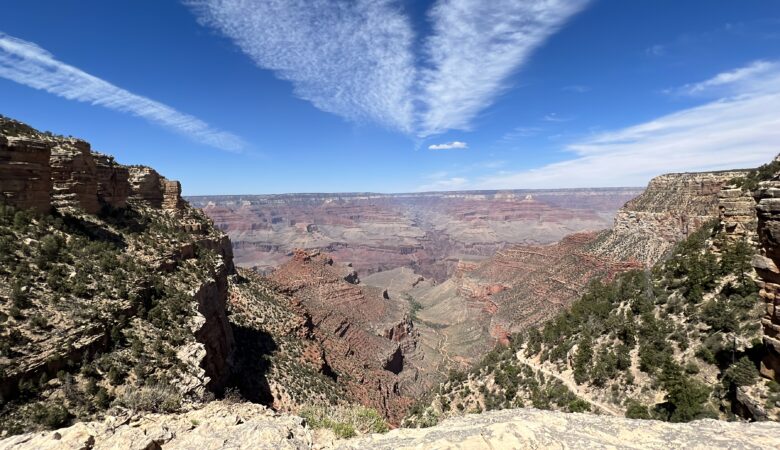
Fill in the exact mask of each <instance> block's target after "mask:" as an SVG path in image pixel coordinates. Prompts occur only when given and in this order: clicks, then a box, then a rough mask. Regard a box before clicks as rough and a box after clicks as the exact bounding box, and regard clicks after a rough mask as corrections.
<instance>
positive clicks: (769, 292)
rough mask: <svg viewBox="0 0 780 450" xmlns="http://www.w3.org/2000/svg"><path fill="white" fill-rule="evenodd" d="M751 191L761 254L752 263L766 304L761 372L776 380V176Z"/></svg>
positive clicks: (779, 369) (779, 195) (779, 204)
mask: <svg viewBox="0 0 780 450" xmlns="http://www.w3.org/2000/svg"><path fill="white" fill-rule="evenodd" d="M755 195H756V200H757V201H758V206H756V211H757V215H758V236H759V243H760V250H761V254H760V255H757V256H756V257H754V258H753V266H754V267H755V269H756V272H757V273H758V275H759V277H760V280H759V282H758V284H759V288H760V289H761V290H760V292H759V295H760V296H761V299H762V300H763V301H764V304H765V306H766V309H765V314H764V316H763V317H762V319H761V324H762V326H763V329H764V344H765V345H766V350H767V355H766V356H765V357H764V360H763V361H762V364H761V373H762V374H763V375H764V376H766V377H769V378H773V379H775V380H777V381H780V269H778V264H780V180H774V181H767V182H763V183H761V185H760V187H759V189H758V191H757V192H756V193H755Z"/></svg>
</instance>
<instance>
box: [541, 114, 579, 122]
mask: <svg viewBox="0 0 780 450" xmlns="http://www.w3.org/2000/svg"><path fill="white" fill-rule="evenodd" d="M542 120H544V121H545V122H568V121H570V120H572V119H571V117H561V116H559V115H558V114H557V113H550V114H545V116H544V117H543V118H542Z"/></svg>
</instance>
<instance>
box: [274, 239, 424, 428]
mask: <svg viewBox="0 0 780 450" xmlns="http://www.w3.org/2000/svg"><path fill="white" fill-rule="evenodd" d="M352 274H353V270H352V269H351V268H350V267H346V266H341V265H338V264H337V263H334V262H333V260H332V259H331V258H329V257H328V256H326V255H323V254H321V253H319V252H316V251H314V252H307V251H303V250H297V251H296V252H295V254H294V256H293V258H292V260H291V261H289V262H288V263H287V264H284V265H282V266H281V267H280V268H279V269H277V270H276V271H275V272H274V273H273V274H272V275H271V276H270V280H271V281H273V282H274V283H276V285H277V288H278V289H279V290H280V291H281V292H284V293H286V294H287V295H290V296H291V297H292V298H293V301H294V302H295V303H297V304H298V305H300V307H302V308H303V309H304V310H305V312H306V315H307V316H308V317H309V323H310V329H309V333H310V334H311V336H312V338H313V339H314V341H316V342H317V343H318V344H319V345H320V346H321V348H322V349H323V351H324V354H323V357H324V360H325V363H326V364H327V366H328V367H330V371H331V372H332V376H334V377H337V379H338V380H339V383H340V384H342V385H343V386H344V387H345V388H346V390H347V392H349V394H350V395H351V397H352V399H353V400H354V401H356V402H359V403H362V404H364V405H366V406H369V407H372V408H375V409H377V410H378V411H380V412H381V413H383V414H384V415H385V416H386V417H388V418H389V419H390V421H391V422H395V423H398V422H400V419H401V417H403V414H404V413H405V409H406V407H407V406H408V405H409V404H410V403H411V401H412V396H413V395H414V394H416V393H421V392H422V388H421V387H420V385H419V383H415V381H416V380H417V379H418V376H417V375H418V372H417V369H416V367H415V365H414V361H415V358H416V357H417V354H416V353H415V349H416V340H417V338H418V336H417V334H416V333H415V331H414V329H413V328H412V326H411V324H410V323H409V321H408V318H407V314H408V308H409V307H408V305H407V304H406V302H397V301H390V300H389V299H385V298H384V296H383V291H382V290H380V289H378V288H373V287H368V286H363V285H361V284H357V283H351V282H348V281H347V280H346V279H345V278H352V277H351V275H352ZM418 363H419V361H418ZM415 388H417V390H415Z"/></svg>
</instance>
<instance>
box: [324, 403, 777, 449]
mask: <svg viewBox="0 0 780 450" xmlns="http://www.w3.org/2000/svg"><path fill="white" fill-rule="evenodd" d="M778 446H780V424H777V423H768V422H761V423H751V424H746V423H736V422H721V421H716V420H700V421H696V422H690V423H686V424H673V423H666V422H657V421H650V420H647V421H643V420H632V419H623V418H615V417H607V416H597V415H593V414H572V413H560V412H552V411H538V410H533V409H515V410H504V411H493V412H487V413H483V414H472V415H467V416H464V417H458V418H454V419H449V420H445V421H444V422H442V423H440V424H439V425H437V426H435V427H431V428H423V429H398V430H393V431H391V432H389V433H387V434H383V435H377V434H374V435H370V436H366V437H362V438H357V439H352V440H348V441H343V442H338V443H337V444H336V448H340V449H364V448H372V449H423V448H436V449H464V450H465V449H469V450H478V449H486V450H487V449H498V448H507V449H508V448H517V449H520V448H564V449H594V448H603V449H608V448H637V449H638V448H641V449H669V448H687V449H702V450H709V449H716V448H724V449H726V448H729V449H730V448H746V449H748V448H749V449H774V448H778Z"/></svg>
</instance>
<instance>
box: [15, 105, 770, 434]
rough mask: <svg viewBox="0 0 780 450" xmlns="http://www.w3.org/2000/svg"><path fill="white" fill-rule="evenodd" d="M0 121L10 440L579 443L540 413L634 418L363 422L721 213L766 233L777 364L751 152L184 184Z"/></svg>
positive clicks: (749, 233) (728, 223) (751, 234)
mask: <svg viewBox="0 0 780 450" xmlns="http://www.w3.org/2000/svg"><path fill="white" fill-rule="evenodd" d="M0 131H2V133H0V200H1V201H0V246H2V249H3V251H2V252H0V323H2V327H1V328H0V400H1V401H0V437H2V438H3V439H2V440H0V448H6V447H8V448H44V447H51V448H57V447H62V446H66V445H71V444H72V445H75V446H82V447H86V448H103V447H111V446H140V448H163V447H171V448H176V447H177V446H179V447H181V448H187V447H192V446H193V443H194V442H196V441H200V442H206V441H204V439H217V440H219V442H221V443H215V444H214V445H216V446H219V445H221V446H226V445H228V444H227V443H228V442H231V444H230V445H232V446H234V447H237V448H241V447H247V446H252V445H254V444H256V442H255V440H256V439H261V440H262V441H263V442H264V443H267V444H268V445H267V446H268V447H269V448H270V447H288V448H310V447H316V448H331V447H333V448H340V447H341V448H364V447H366V446H371V447H379V448H382V447H388V448H389V447H405V446H409V447H414V446H420V445H437V446H450V447H454V448H457V447H458V446H461V447H464V446H469V445H482V443H483V441H484V443H485V445H487V446H490V445H501V444H505V445H508V444H509V443H514V445H557V444H560V445H574V444H573V442H574V441H572V440H570V439H569V440H567V439H568V438H566V437H565V436H558V435H557V434H556V433H557V432H555V431H554V430H558V429H565V428H567V427H581V428H582V429H583V430H586V431H583V432H582V434H581V436H580V438H578V439H577V442H589V443H591V444H593V445H612V444H614V443H615V442H617V441H614V440H612V438H609V437H608V436H606V435H604V433H606V431H603V430H615V429H619V430H628V429H632V428H633V427H635V426H636V423H635V422H632V421H630V420H627V419H615V418H606V417H597V416H590V415H562V414H560V413H556V412H544V411H532V410H522V409H521V410H507V411H505V412H493V413H486V414H484V415H481V416H466V417H462V418H453V419H450V420H449V421H445V422H444V423H442V424H441V425H439V426H437V427H434V428H430V429H427V430H400V431H394V432H391V433H389V434H386V435H373V434H371V433H373V432H377V431H381V430H386V429H387V426H388V425H389V426H393V427H395V426H399V425H401V424H403V423H404V419H405V417H408V414H409V412H410V410H411V409H413V406H414V405H415V403H417V402H418V401H420V400H421V399H424V398H426V397H427V395H428V394H430V393H431V392H440V391H441V389H442V388H441V386H443V385H444V384H443V383H448V381H446V379H447V378H448V377H449V378H452V377H453V376H454V377H455V378H456V379H457V378H458V375H457V374H458V373H460V372H459V371H461V370H469V369H470V368H472V367H474V366H475V365H477V364H478V363H479V362H480V361H481V360H483V358H485V356H486V355H491V354H493V351H495V350H494V349H499V350H500V349H507V348H510V349H511V348H513V347H512V346H513V345H515V343H514V341H513V336H515V335H518V334H521V333H523V332H525V331H527V330H529V329H536V328H537V327H541V326H544V325H545V324H546V323H549V322H550V320H553V319H555V318H556V317H559V316H560V314H561V313H562V312H565V311H567V310H568V309H569V308H570V306H571V305H572V304H573V303H574V302H575V301H577V299H579V298H580V297H581V296H582V295H583V294H586V293H587V292H588V289H589V286H591V285H592V283H593V282H594V281H603V282H605V283H608V282H610V281H612V280H615V279H618V278H619V277H620V276H622V275H621V274H625V273H630V272H631V271H645V270H647V269H650V268H651V267H652V266H653V265H654V264H656V263H658V262H659V261H663V260H664V259H666V258H669V257H670V255H671V252H672V251H673V249H674V248H676V245H677V244H678V243H679V242H681V241H684V240H686V239H687V238H689V237H691V236H693V235H694V234H695V233H697V232H698V231H699V230H700V229H702V227H704V226H708V224H712V223H715V222H718V221H719V222H720V224H721V226H722V227H723V228H724V229H725V230H727V231H728V234H727V238H728V239H731V240H732V241H733V242H741V241H742V240H746V241H749V242H751V243H752V245H757V246H759V247H760V251H759V255H758V256H756V257H755V258H754V259H753V265H754V266H755V267H756V271H757V273H758V276H759V278H760V280H759V284H760V287H761V291H760V293H759V294H760V298H761V299H762V300H763V302H764V308H763V311H764V312H763V319H761V325H762V327H763V328H762V333H761V334H760V336H761V337H763V342H764V343H765V345H766V347H767V352H766V355H765V356H764V358H763V363H762V366H761V373H762V374H763V375H764V376H766V377H774V378H777V374H778V372H779V371H780V370H779V368H780V363H779V362H778V361H780V358H778V355H779V354H780V350H778V349H779V348H780V346H778V345H777V340H778V337H777V336H778V330H779V329H780V326H778V325H777V324H778V323H780V321H779V320H778V319H777V317H778V314H777V308H776V306H777V299H778V298H780V294H778V289H779V288H778V286H779V285H780V276H778V275H777V274H778V273H780V271H778V269H777V264H778V262H777V260H778V259H780V258H778V256H777V254H776V253H777V251H776V247H777V241H778V240H777V236H776V235H777V232H776V231H777V230H776V228H777V223H778V214H777V208H776V206H777V205H775V203H776V201H775V200H776V197H778V196H780V195H779V194H777V191H778V181H777V179H776V178H775V179H772V180H769V181H766V180H764V179H762V182H761V183H759V184H758V188H757V189H754V190H752V191H751V190H746V189H744V188H742V187H740V186H737V185H736V184H735V180H738V179H743V178H746V177H748V178H749V177H750V176H753V175H752V174H753V172H747V171H739V170H736V171H729V172H709V173H695V174H692V173H685V174H668V175H662V176H659V177H657V178H655V179H653V180H652V181H651V182H650V183H649V185H648V187H647V188H646V189H633V188H626V189H587V190H551V191H500V192H492V191H491V192H487V191H486V192H470V193H464V192H455V193H422V194H397V195H376V194H300V195H282V196H249V197H238V196H236V197H199V198H194V199H191V201H192V203H190V201H188V200H187V199H185V198H182V196H181V185H180V184H179V183H178V182H177V181H173V180H169V179H167V178H165V177H164V176H162V175H161V174H159V173H158V172H157V171H155V170H154V169H152V168H149V167H145V166H126V165H122V164H119V163H118V162H116V161H115V160H114V159H113V158H112V157H111V156H108V155H105V154H102V153H98V152H95V151H93V150H92V147H91V146H90V144H89V143H87V142H85V141H82V140H79V139H75V138H69V137H62V136H54V135H50V134H45V133H40V132H38V131H36V130H34V129H32V128H30V127H28V126H26V125H24V124H22V123H20V122H17V121H14V120H11V119H6V118H0ZM195 205H197V206H201V207H202V208H203V209H202V210H201V209H199V208H196V207H195ZM610 224H611V226H610ZM277 232H278V234H279V236H276V235H275V233H277ZM230 236H235V238H236V241H235V242H231V238H230ZM713 245H714V244H713ZM719 245H726V244H719ZM723 248H724V249H725V247H723ZM723 251H724V252H725V251H726V250H723ZM383 255H386V256H387V258H384V257H383ZM363 256H366V258H363ZM756 322H758V321H756ZM497 344H498V345H497ZM534 364H537V362H534ZM538 364H541V362H538ZM544 370H547V371H548V373H550V374H555V375H554V376H553V378H555V377H557V376H560V375H559V374H557V373H556V372H554V371H552V370H551V369H549V368H547V367H546V366H545V369H544ZM453 374H455V375H453ZM640 381H641V379H640ZM574 391H575V392H579V391H578V390H577V389H574ZM759 394H761V393H759ZM572 395H574V394H572ZM740 395H742V396H743V397H744V398H746V399H749V398H753V397H756V393H755V392H752V391H749V390H745V391H744V392H743V391H740ZM761 395H763V394H761ZM751 396H752V397H751ZM756 398H758V397H756ZM590 401H591V402H592V403H591V404H605V403H604V402H603V400H602V399H596V400H594V399H590ZM742 405H743V406H744V407H745V408H748V409H750V408H752V409H751V411H754V412H751V414H753V415H754V416H757V414H758V413H756V412H755V411H760V410H761V408H760V405H757V404H755V403H750V402H749V401H748V400H745V401H744V402H743V403H742ZM299 416H301V417H303V418H301V417H299ZM323 416H324V417H326V418H328V419H329V420H330V419H331V418H333V417H341V418H345V419H344V420H345V421H347V422H344V423H338V424H336V425H337V426H336V425H333V423H332V421H331V422H328V421H327V420H325V419H322V417H323ZM318 417H319V418H318ZM350 421H351V422H350ZM316 423H330V424H331V425H329V426H330V427H331V428H332V429H333V430H334V431H329V428H328V426H326V427H325V428H326V429H313V428H315V425H314V424H316ZM366 423H368V424H369V425H366ZM347 425H348V426H349V427H353V428H354V429H352V428H346V429H347V430H350V429H351V430H352V431H351V434H349V433H345V432H344V430H345V428H343V427H346V426H347ZM63 426H64V427H66V428H61V427H63ZM648 426H649V427H650V428H649V431H648V432H647V433H646V434H645V437H644V438H645V439H646V442H647V445H648V446H657V447H662V446H664V445H665V444H669V443H671V442H677V443H679V442H689V443H691V445H694V442H693V438H692V437H691V436H692V434H691V433H692V431H691V430H693V429H696V428H698V429H711V430H714V431H713V432H715V431H717V430H720V432H723V433H726V434H725V435H728V436H729V437H728V439H730V441H729V442H731V443H734V442H744V443H745V445H754V446H756V447H758V448H761V447H762V446H769V447H771V446H772V445H773V444H775V443H776V442H775V437H776V435H777V433H776V425H775V424H768V425H767V424H764V425H761V426H748V425H744V424H722V423H720V422H700V423H697V424H695V426H694V425H682V426H679V425H667V424H660V423H657V422H651V425H648ZM484 427H487V428H489V429H491V430H492V431H491V435H490V437H489V438H485V436H484V435H481V436H482V437H479V436H478V434H479V433H478V432H477V430H478V429H482V428H484ZM561 427H563V428H561ZM773 427H774V428H773ZM53 428H61V429H60V430H58V431H47V430H51V429H53ZM335 430H340V432H341V433H342V435H348V436H351V435H354V434H361V435H363V436H360V437H357V438H356V440H353V441H349V440H346V441H341V440H336V439H334V437H335V436H334V435H333V433H334V432H336V431H335ZM356 430H357V431H356ZM621 432H623V431H621ZM554 434H555V435H554ZM15 435H18V436H15ZM669 436H672V437H669ZM480 439H482V441H481V440H480ZM680 440H682V441H680ZM208 442H211V441H208ZM214 442H216V441H214ZM701 442H703V441H701ZM263 445H265V444H263ZM702 445H703V444H702ZM707 445H711V446H715V447H717V446H718V445H726V443H725V442H724V441H723V440H719V439H714V440H711V442H708V443H707Z"/></svg>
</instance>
